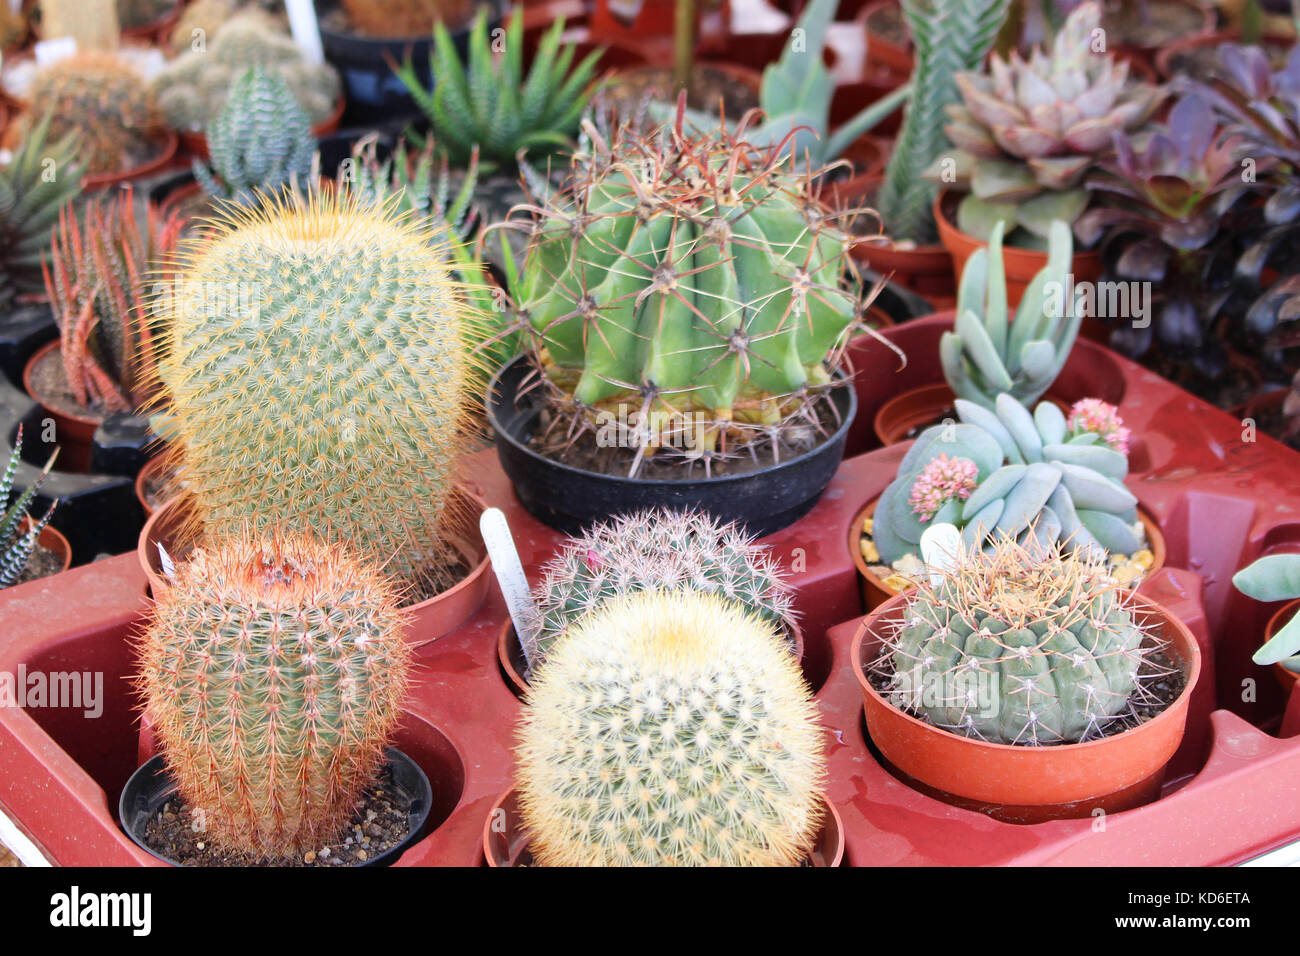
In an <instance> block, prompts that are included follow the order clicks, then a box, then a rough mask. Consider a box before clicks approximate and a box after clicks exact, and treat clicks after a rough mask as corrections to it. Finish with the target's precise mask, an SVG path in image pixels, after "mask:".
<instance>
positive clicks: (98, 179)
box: [81, 129, 180, 191]
mask: <svg viewBox="0 0 1300 956" xmlns="http://www.w3.org/2000/svg"><path fill="white" fill-rule="evenodd" d="M155 141H156V142H157V143H158V144H159V150H158V154H157V155H156V156H155V157H154V158H153V159H151V160H149V161H148V162H146V163H141V164H140V165H139V166H132V167H131V168H130V169H124V170H122V171H121V172H116V173H95V174H87V175H86V176H83V177H82V179H81V188H82V189H85V190H87V191H89V190H92V189H107V188H108V187H110V186H117V185H120V184H121V183H127V182H131V181H133V180H136V179H147V178H148V177H150V176H154V175H156V174H158V173H160V172H162V171H163V170H164V169H166V168H167V167H168V166H170V165H171V163H172V160H174V159H175V158H176V151H177V149H179V148H180V138H179V137H177V135H176V131H175V130H170V129H165V130H163V131H162V132H161V133H159V134H158V136H157V137H156V139H155Z"/></svg>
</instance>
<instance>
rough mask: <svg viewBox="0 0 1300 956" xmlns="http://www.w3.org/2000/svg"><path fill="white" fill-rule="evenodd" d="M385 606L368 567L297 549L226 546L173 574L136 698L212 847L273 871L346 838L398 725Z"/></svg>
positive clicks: (400, 643) (395, 671)
mask: <svg viewBox="0 0 1300 956" xmlns="http://www.w3.org/2000/svg"><path fill="white" fill-rule="evenodd" d="M397 601H398V594H397V591H396V589H395V588H394V587H393V586H392V585H391V584H390V583H389V582H388V581H387V580H386V579H385V578H384V577H383V576H382V575H381V574H380V573H379V572H378V571H376V570H375V569H374V568H373V567H371V566H370V565H368V564H365V563H362V562H359V561H357V560H354V559H353V558H351V557H349V556H348V555H346V554H342V553H340V552H339V550H338V549H337V547H336V546H333V545H326V544H323V543H320V542H317V541H314V540H313V539H311V538H305V537H304V538H297V537H294V536H276V537H271V538H266V539H257V538H252V537H242V536H240V537H235V538H232V539H230V540H228V541H226V542H224V543H223V544H222V545H221V546H219V547H215V548H212V549H200V550H199V551H197V552H195V553H194V554H193V555H192V556H191V558H190V559H189V560H188V561H186V562H184V563H182V564H180V565H178V566H177V569H176V575H175V577H174V579H173V580H172V582H171V584H170V585H169V586H168V588H167V589H166V591H165V592H164V593H163V594H161V595H159V596H158V598H157V601H156V603H155V605H154V608H153V613H152V615H151V617H150V618H149V620H148V623H147V625H146V629H145V631H144V633H143V635H142V636H141V637H140V639H139V641H138V651H139V654H140V662H141V666H140V673H139V676H138V677H137V686H138V689H139V691H140V693H141V695H142V697H143V698H144V703H145V707H146V709H147V711H148V713H149V714H150V716H151V717H152V719H153V722H154V730H155V733H156V734H157V738H158V742H159V749H160V750H161V752H162V755H163V758H164V759H165V760H166V762H167V767H168V769H169V770H170V771H171V774H172V776H173V777H174V778H175V780H176V783H177V787H178V789H179V792H180V795H181V797H182V798H183V799H184V800H185V802H186V803H187V804H188V805H189V806H190V807H197V808H201V809H202V810H203V814H204V821H205V824H206V828H207V829H206V833H207V835H209V836H211V838H212V840H213V842H214V843H216V844H218V845H220V846H222V847H225V848H227V849H229V850H232V851H235V852H240V853H249V854H251V855H253V856H255V857H261V858H266V859H276V858H284V857H287V856H289V855H293V854H301V853H303V852H304V851H306V850H315V849H318V848H319V847H320V846H321V844H322V843H323V842H325V841H328V840H330V839H332V838H334V837H335V836H336V835H337V833H338V831H339V830H340V829H341V828H342V827H343V826H344V825H346V824H347V823H348V821H349V818H350V816H351V815H352V813H353V811H354V810H355V809H356V805H357V801H358V800H359V798H360V796H361V793H362V791H364V789H365V788H366V787H367V786H369V785H370V784H371V783H372V782H373V781H374V779H375V777H376V775H377V773H378V771H379V769H380V767H381V765H382V760H383V748H384V744H385V742H386V741H387V739H388V736H389V734H390V733H391V732H392V731H393V730H394V729H395V727H396V725H397V721H398V719H399V717H400V714H401V711H400V707H401V702H402V698H403V695H404V693H405V690H406V686H407V667H408V660H409V656H410V651H409V649H408V647H407V644H406V640H405V637H404V616H403V614H402V612H401V611H399V610H398V609H397Z"/></svg>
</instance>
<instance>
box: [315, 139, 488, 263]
mask: <svg viewBox="0 0 1300 956" xmlns="http://www.w3.org/2000/svg"><path fill="white" fill-rule="evenodd" d="M337 183H338V186H339V188H340V189H346V190H347V191H348V192H350V193H352V194H353V195H355V196H356V197H357V198H358V200H360V201H362V202H368V203H371V204H373V205H376V206H383V205H384V204H385V203H388V202H394V203H396V204H397V208H398V210H400V211H401V213H402V214H403V215H406V216H409V217H411V218H412V219H414V220H415V221H417V222H423V223H425V224H426V225H428V226H429V227H431V228H435V229H436V228H443V227H445V228H447V229H450V230H451V232H452V233H453V234H454V235H455V236H456V237H457V238H458V239H460V240H461V241H462V242H467V241H468V240H469V239H470V237H471V234H472V233H473V231H474V227H475V226H476V225H477V217H476V216H475V214H474V209H473V200H474V187H475V185H476V184H477V183H478V153H477V151H475V152H474V153H472V154H471V156H470V161H469V163H468V165H467V166H466V168H465V171H464V174H463V175H462V176H461V177H460V184H459V186H456V187H455V194H454V195H453V193H452V189H453V185H454V183H453V177H452V175H451V172H450V170H449V169H448V165H447V160H446V159H445V158H443V159H441V160H439V159H438V158H437V144H436V142H435V141H434V139H433V137H429V139H428V140H427V142H426V143H425V145H424V148H423V149H421V150H420V151H419V152H417V153H411V152H409V151H408V150H407V145H406V140H405V139H403V140H402V141H401V142H399V143H398V144H397V147H396V148H395V149H394V150H393V154H392V156H390V157H389V158H388V159H383V160H381V159H380V158H379V144H378V141H377V137H376V136H375V135H373V134H372V135H370V136H363V137H362V138H361V139H359V140H358V141H357V142H356V143H355V144H354V145H353V147H352V155H351V156H350V157H349V158H348V160H347V161H345V163H344V164H341V165H340V167H339V172H338V176H337Z"/></svg>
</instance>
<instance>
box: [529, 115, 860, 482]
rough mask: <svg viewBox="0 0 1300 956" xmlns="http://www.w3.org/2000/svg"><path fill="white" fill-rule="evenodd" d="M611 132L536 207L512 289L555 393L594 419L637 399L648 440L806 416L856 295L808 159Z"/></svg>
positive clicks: (671, 135)
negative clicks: (516, 287) (517, 285)
mask: <svg viewBox="0 0 1300 956" xmlns="http://www.w3.org/2000/svg"><path fill="white" fill-rule="evenodd" d="M617 136H618V138H616V139H615V140H614V141H613V142H612V143H605V142H604V141H603V140H601V139H600V138H599V137H594V143H593V145H594V149H593V154H592V155H591V157H590V158H589V159H587V160H584V161H581V162H575V165H574V169H573V172H572V174H571V176H570V179H569V181H568V182H567V184H566V185H565V187H564V188H563V189H562V190H560V191H559V192H558V193H557V194H554V195H553V196H552V197H551V198H550V199H549V200H548V201H547V202H546V203H545V205H544V206H542V207H539V208H538V209H537V212H536V213H535V216H536V218H535V221H534V227H533V234H532V238H531V240H530V243H529V248H528V253H527V258H526V259H525V262H524V267H523V281H522V287H521V289H520V296H519V304H520V305H521V306H522V308H523V310H524V312H525V313H526V314H527V316H528V321H529V323H530V326H531V332H532V335H533V347H534V350H535V352H536V354H537V356H538V359H539V362H540V364H541V365H542V367H543V368H544V370H545V372H546V375H547V379H548V381H549V382H550V383H551V384H552V385H553V386H555V388H556V390H557V394H556V400H555V401H554V402H553V404H554V405H555V407H556V408H557V409H559V410H561V411H562V412H563V413H564V414H565V416H566V417H570V418H571V419H572V420H573V421H574V422H575V424H579V425H582V426H583V427H590V428H596V429H599V428H600V427H601V426H602V423H603V422H604V421H605V420H606V419H607V418H608V413H609V412H612V411H615V410H617V409H619V408H622V409H624V410H626V409H628V408H629V407H630V408H631V409H632V410H633V415H636V416H640V419H641V421H642V423H643V424H644V425H646V426H647V427H645V428H643V429H639V430H634V434H632V435H630V436H628V437H630V438H632V439H633V440H634V442H635V443H636V444H637V445H638V447H640V448H641V449H642V451H643V452H644V451H653V450H654V449H656V448H658V447H664V446H674V445H676V446H678V447H680V446H681V445H682V444H683V442H682V441H680V440H678V439H681V438H684V439H685V444H687V445H688V446H689V447H690V448H691V454H693V455H694V456H696V457H699V455H700V454H701V453H703V452H710V453H711V452H714V451H721V452H726V451H727V450H728V447H733V448H734V447H736V446H741V445H745V444H749V443H754V444H753V447H755V448H761V447H762V444H761V443H762V442H764V441H771V440H773V439H775V438H777V437H778V436H780V435H781V434H782V433H783V431H784V433H785V434H790V432H789V430H788V428H787V426H790V425H792V424H793V423H797V424H798V426H799V427H801V428H806V423H807V421H808V420H810V419H811V420H814V421H815V420H816V412H815V409H813V408H812V406H813V403H815V402H817V401H819V400H820V398H821V397H822V396H823V394H824V393H823V391H822V389H821V387H822V386H825V385H827V384H828V383H830V382H831V376H832V372H833V370H834V368H835V365H836V363H837V362H838V360H839V356H840V349H841V347H842V346H843V344H844V343H845V342H846V340H847V338H848V335H849V333H850V330H851V329H852V328H853V327H854V325H855V323H856V320H857V319H858V317H859V309H860V303H858V302H857V301H856V298H855V296H854V294H853V293H852V292H851V291H849V290H847V289H846V288H845V287H844V285H843V284H842V279H843V275H844V273H845V270H846V269H847V268H850V266H849V261H848V259H847V256H846V250H847V248H848V243H849V240H848V237H847V235H846V234H845V233H844V232H843V231H842V230H840V229H839V228H838V227H837V226H835V225H834V224H833V223H832V221H831V220H830V219H829V218H828V217H827V216H826V215H825V212H824V210H823V209H822V207H821V206H820V205H819V204H818V203H817V202H816V200H815V199H813V198H811V197H810V195H809V181H810V176H811V174H809V175H806V176H803V177H800V176H795V175H793V174H791V173H790V172H789V171H788V159H786V158H782V157H780V156H778V155H776V154H775V153H774V152H773V151H762V150H758V149H756V148H754V147H752V146H750V145H749V144H747V143H744V142H738V141H735V140H733V139H731V138H729V137H728V136H727V134H725V133H723V132H721V131H715V132H713V133H700V134H691V135H689V136H688V135H687V134H685V133H684V132H683V129H682V124H681V122H680V120H679V122H678V123H677V124H676V126H674V127H672V128H666V129H665V130H663V131H661V132H659V133H656V134H652V135H651V136H649V137H640V136H638V135H637V134H636V133H635V132H634V131H632V130H631V129H629V128H624V129H622V130H620V131H619V133H618V134H617ZM805 434H806V433H805ZM664 437H667V438H672V439H674V440H672V441H664V440H662V439H663V438H664ZM639 461H640V456H638V462H639ZM633 470H634V471H635V466H634V469H633Z"/></svg>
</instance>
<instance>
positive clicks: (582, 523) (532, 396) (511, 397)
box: [487, 355, 858, 535]
mask: <svg viewBox="0 0 1300 956" xmlns="http://www.w3.org/2000/svg"><path fill="white" fill-rule="evenodd" d="M531 371H532V365H531V364H530V363H529V361H528V359H527V358H526V357H525V356H522V355H521V356H519V357H517V358H515V359H514V360H513V361H511V362H510V363H508V364H507V365H506V366H505V367H504V368H502V369H501V370H500V371H499V372H497V374H496V375H495V376H494V377H493V379H492V382H491V384H490V385H489V386H488V395H487V404H488V420H489V421H490V422H491V423H492V429H493V431H494V432H496V436H497V442H496V446H497V455H498V457H499V458H500V459H501V468H502V470H504V471H505V473H506V475H507V476H508V477H509V478H510V481H511V483H512V484H513V485H514V488H515V495H516V496H517V497H518V498H519V501H520V503H521V504H523V506H524V507H525V508H526V509H527V510H528V513H529V514H531V515H532V516H533V517H535V518H537V520H539V521H541V522H543V523H544V524H547V525H550V526H551V527H552V528H555V529H557V530H559V531H563V532H564V533H566V534H576V533H578V532H580V531H581V530H583V529H584V528H586V527H587V526H589V525H591V524H592V523H593V522H596V521H602V520H605V519H607V518H609V517H610V516H611V515H618V514H626V513H628V512H632V511H637V510H640V509H642V508H677V509H687V508H696V509H700V510H703V511H707V512H708V513H709V514H711V515H713V516H714V517H716V518H719V519H721V520H724V521H736V522H739V523H740V524H742V525H744V526H745V527H746V528H747V530H748V531H749V533H750V534H755V535H765V534H771V533H772V532H774V531H780V530H781V529H782V528H784V527H786V526H788V525H791V524H793V523H794V522H796V521H798V520H799V519H800V518H802V517H803V516H804V515H805V514H807V513H808V512H809V511H810V510H812V507H813V505H815V504H816V503H817V501H818V499H819V498H821V496H822V492H823V491H825V490H826V485H827V484H829V483H830V480H831V476H832V475H834V474H835V469H836V468H837V467H839V463H840V459H841V458H842V457H843V456H844V440H845V438H846V436H847V435H848V431H849V424H850V423H851V422H852V421H853V415H854V413H855V412H856V411H857V407H858V400H857V395H856V394H855V393H854V390H853V388H852V387H851V386H850V385H849V384H848V383H847V382H845V383H844V384H843V385H842V386H840V387H837V388H835V389H834V391H833V392H832V396H833V400H834V402H835V405H836V407H837V408H838V409H839V414H840V426H839V428H837V429H836V430H835V431H834V432H833V433H832V434H831V435H830V436H829V437H828V438H827V439H826V440H825V441H824V442H822V443H821V444H820V445H818V446H817V447H816V448H814V449H813V450H812V451H809V452H805V453H804V454H802V455H799V456H798V457H796V458H791V459H790V460H789V461H783V462H781V463H780V464H775V465H769V466H767V467H765V468H759V469H757V470H755V471H750V472H746V473H745V474H740V475H728V476H723V477H715V478H696V479H689V480H684V481H661V480H649V479H644V478H627V477H622V476H616V475H601V474H595V473H593V472H589V471H583V470H581V469H579V468H574V467H572V466H571V465H565V464H561V463H560V462H558V461H554V460H553V459H550V458H547V457H545V456H544V455H540V454H538V453H537V452H536V451H534V450H533V449H532V448H530V447H529V446H528V440H529V437H530V436H531V434H532V429H533V427H534V425H535V424H536V422H537V419H538V416H539V415H540V414H541V411H542V406H541V402H540V397H539V396H540V393H541V390H540V389H533V390H531V391H529V392H528V393H527V394H525V395H522V396H521V395H520V386H521V385H522V384H523V383H524V379H525V377H526V376H528V375H529V374H530V372H531Z"/></svg>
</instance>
